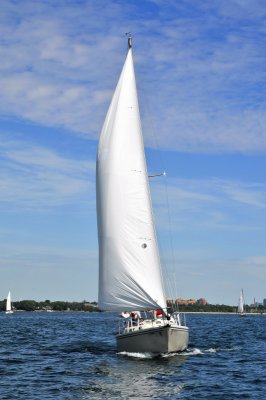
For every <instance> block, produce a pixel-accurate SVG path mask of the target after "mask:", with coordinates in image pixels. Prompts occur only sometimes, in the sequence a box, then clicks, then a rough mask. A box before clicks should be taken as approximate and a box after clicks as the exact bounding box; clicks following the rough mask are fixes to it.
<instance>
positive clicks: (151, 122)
mask: <svg viewBox="0 0 266 400" xmlns="http://www.w3.org/2000/svg"><path fill="white" fill-rule="evenodd" d="M141 87H145V85H141ZM142 95H143V98H144V100H145V101H144V102H143V104H144V105H145V106H144V109H145V108H146V110H147V116H148V123H149V125H150V127H151V129H149V131H150V134H151V136H152V140H153V143H154V144H155V145H154V147H153V148H154V149H155V150H157V152H158V158H159V162H160V163H161V165H162V167H163V168H162V171H165V170H166V168H165V159H164V156H163V154H162V152H161V151H160V150H161V149H160V147H159V141H158V135H156V131H155V128H154V126H155V124H154V119H153V112H152V110H151V107H150V101H149V97H148V96H146V93H145V92H144V91H142ZM160 175H164V176H165V175H166V173H165V172H164V173H162V174H156V175H150V176H149V177H150V178H153V177H154V176H160ZM164 191H165V197H166V208H167V219H168V226H169V237H170V240H169V244H170V258H171V259H172V268H171V269H172V270H174V268H175V267H176V265H177V263H176V257H175V252H174V244H173V226H172V219H171V215H170V214H171V213H170V204H169V193H168V182H167V180H165V181H164ZM160 247H161V246H160ZM164 269H166V275H168V276H170V274H169V272H170V271H169V267H168V266H167V264H166V265H165V266H164ZM165 283H166V282H165ZM170 284H171V282H170ZM171 286H172V285H171ZM173 290H174V287H173V286H172V288H171V289H170V292H173ZM175 296H177V293H175Z"/></svg>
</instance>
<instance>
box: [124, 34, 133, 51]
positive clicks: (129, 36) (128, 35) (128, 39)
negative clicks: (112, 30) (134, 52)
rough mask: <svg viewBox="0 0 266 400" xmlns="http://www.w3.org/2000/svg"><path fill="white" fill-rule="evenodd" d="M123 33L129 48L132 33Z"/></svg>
mask: <svg viewBox="0 0 266 400" xmlns="http://www.w3.org/2000/svg"><path fill="white" fill-rule="evenodd" d="M125 35H126V36H127V44H128V48H129V49H131V47H132V35H131V32H126V33H125Z"/></svg>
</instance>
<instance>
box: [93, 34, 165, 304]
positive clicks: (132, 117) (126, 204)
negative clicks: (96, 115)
mask: <svg viewBox="0 0 266 400" xmlns="http://www.w3.org/2000/svg"><path fill="white" fill-rule="evenodd" d="M129 43H130V44H131V42H129ZM96 181H97V217H98V242H99V307H100V308H101V309H103V310H113V311H123V310H144V309H156V308H166V303H165V296H164V290H163V284H162V275H161V267H160V257H159V252H158V246H157V240H156V233H155V228H154V223H153V215H152V208H151V199H150V191H149V182H148V176H147V169H146V161H145V154H144V147H143V139H142V131H141V122H140V115H139V106H138V97H137V90H136V81H135V74H134V66H133V58H132V48H131V46H129V49H128V53H127V57H126V60H125V64H124V67H123V69H122V72H121V75H120V78H119V81H118V84H117V87H116V89H115V92H114V95H113V98H112V101H111V104H110V106H109V110H108V112H107V115H106V118H105V122H104V125H103V128H102V132H101V136H100V141H99V147H98V156H97V173H96Z"/></svg>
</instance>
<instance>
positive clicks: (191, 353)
mask: <svg viewBox="0 0 266 400" xmlns="http://www.w3.org/2000/svg"><path fill="white" fill-rule="evenodd" d="M234 350H236V348H230V349H220V348H213V347H211V348H209V349H204V350H201V349H198V348H191V349H187V350H186V351H183V352H179V353H161V354H154V353H130V352H127V351H122V352H120V353H117V354H118V355H121V356H126V357H131V358H137V359H153V358H170V357H187V356H198V355H204V354H209V353H218V352H227V351H234Z"/></svg>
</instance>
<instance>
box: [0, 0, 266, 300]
mask: <svg viewBox="0 0 266 400" xmlns="http://www.w3.org/2000/svg"><path fill="white" fill-rule="evenodd" d="M22 3H23V6H22ZM128 31H131V32H133V41H134V42H133V43H134V59H135V69H136V77H137V83H138V90H139V101H140V107H141V113H142V120H143V133H144V140H145V144H146V146H147V162H148V169H149V172H150V173H152V172H158V171H159V172H160V171H164V170H165V171H166V172H167V176H166V177H165V178H158V179H154V180H152V182H151V189H152V194H153V202H154V212H155V218H156V223H157V230H158V237H159V243H160V248H161V257H162V262H163V265H164V266H167V269H168V271H170V274H172V273H173V272H174V273H175V276H176V285H177V296H179V297H185V298H188V297H192V298H199V297H206V298H207V299H208V300H209V301H210V302H212V303H226V304H232V305H233V304H236V303H237V301H238V295H239V292H240V289H241V288H242V287H243V288H244V292H245V297H246V301H247V303H251V302H252V301H253V298H254V297H255V298H256V300H258V301H262V299H263V298H266V246H265V242H266V158H265V153H266V131H265V123H266V112H265V111H266V102H265V86H266V68H265V64H266V53H265V36H266V8H265V3H264V1H260V0H252V1H251V0H229V1H222V0H220V1H219V0H216V1H213V0H210V1H209V0H203V1H201V2H198V1H195V0H194V1H193V0H183V1H182V0H179V1H171V0H168V1H167V2H166V1H164V0H150V1H148V0H142V1H139V2H138V1H133V0H132V1H126V0H118V1H110V0H109V1H107V0H89V1H81V0H80V1H60V0H59V1H56V2H55V1H52V0H50V1H49V0H45V1H44V0H43V1H41V0H38V1H30V0H29V1H27V0H25V1H23V2H21V1H11V0H6V1H4V2H3V3H2V4H1V16H0V56H1V63H0V69H1V74H0V81H1V82H0V87H1V91H0V138H1V140H0V162H1V164H0V165H1V168H0V174H1V179H0V221H1V224H0V238H1V240H0V254H1V257H0V273H1V280H0V298H5V297H6V295H7V292H8V290H11V291H12V294H13V298H14V299H17V300H19V299H25V298H32V299H36V300H41V299H51V300H58V299H62V300H83V299H87V300H90V301H93V300H96V299H97V285H98V278H97V275H98V271H97V257H98V254H97V251H98V250H97V227H96V212H95V157H96V151H97V140H98V138H99V133H100V131H101V127H102V123H103V120H104V117H105V113H106V111H107V107H108V104H109V102H110V99H111V96H112V92H113V90H114V87H115V85H116V82H117V79H118V76H119V73H120V70H121V67H122V64H123V62H124V58H125V54H126V39H125V35H124V33H125V32H128ZM169 232H170V233H169Z"/></svg>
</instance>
